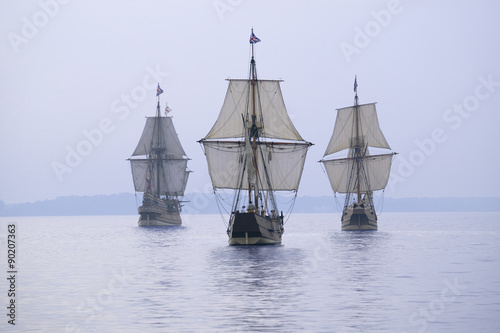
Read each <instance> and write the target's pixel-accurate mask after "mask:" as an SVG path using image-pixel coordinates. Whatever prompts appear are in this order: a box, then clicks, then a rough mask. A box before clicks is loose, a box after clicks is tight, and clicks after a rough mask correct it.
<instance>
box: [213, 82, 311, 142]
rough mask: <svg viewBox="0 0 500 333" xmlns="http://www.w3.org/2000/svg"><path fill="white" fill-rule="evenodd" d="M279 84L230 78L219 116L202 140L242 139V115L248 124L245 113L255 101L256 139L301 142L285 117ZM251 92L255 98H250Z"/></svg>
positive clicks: (246, 113)
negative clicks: (258, 130)
mask: <svg viewBox="0 0 500 333" xmlns="http://www.w3.org/2000/svg"><path fill="white" fill-rule="evenodd" d="M279 83H280V81H279V80H241V79H237V80H235V79H230V80H229V87H228V89H227V92H226V97H225V99H224V104H223V105H222V109H221V111H220V114H219V117H218V119H217V121H216V122H215V124H214V126H213V127H212V129H211V130H210V132H209V133H208V134H207V136H206V137H205V139H225V138H240V137H244V136H245V126H244V123H243V122H242V115H243V117H244V119H245V121H246V122H247V124H250V123H251V120H250V119H251V118H250V115H249V114H248V112H249V111H248V110H252V109H253V105H252V103H254V101H256V103H257V105H255V109H256V110H257V117H256V125H257V127H258V128H259V129H260V132H259V137H261V138H276V139H284V140H297V141H303V139H302V137H301V136H300V134H299V133H298V132H297V130H296V129H295V126H294V125H293V123H292V121H291V120H290V117H289V116H288V113H287V111H286V107H285V102H284V100H283V95H282V94H281V88H280V84H279ZM252 85H255V87H252ZM252 90H254V91H255V95H256V96H254V97H255V98H250V96H252ZM247 126H248V125H247Z"/></svg>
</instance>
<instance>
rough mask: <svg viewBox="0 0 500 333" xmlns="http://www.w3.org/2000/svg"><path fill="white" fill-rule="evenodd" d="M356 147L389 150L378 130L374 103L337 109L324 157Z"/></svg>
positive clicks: (380, 131)
mask: <svg viewBox="0 0 500 333" xmlns="http://www.w3.org/2000/svg"><path fill="white" fill-rule="evenodd" d="M356 107H357V108H358V111H359V112H358V114H359V125H358V136H356V116H355V110H356ZM356 146H358V147H366V146H368V147H378V148H387V149H390V148H391V147H389V144H388V143H387V141H386V140H385V137H384V134H383V133H382V130H381V129H380V126H379V123H378V118H377V111H376V109H375V103H370V104H362V105H359V106H350V107H346V108H341V109H338V112H337V119H336V121H335V127H334V129H333V134H332V137H331V139H330V142H329V143H328V147H327V148H326V151H325V156H326V155H330V154H333V153H336V152H339V151H341V150H344V149H347V148H354V147H356Z"/></svg>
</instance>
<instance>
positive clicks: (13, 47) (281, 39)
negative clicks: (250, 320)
mask: <svg viewBox="0 0 500 333" xmlns="http://www.w3.org/2000/svg"><path fill="white" fill-rule="evenodd" d="M499 13H500V2H498V1H495V0H491V1H486V0H484V1H482V0H479V1H456V0H453V1H452V0H448V1H442V0H439V1H430V0H429V1H426V0H419V1H416V0H414V1H409V0H401V1H385V0H384V1H373V0H370V1H331V0H328V1H326V0H325V1H269V0H262V1H260V0H257V1H256V0H252V1H250V0H204V1H184V0H177V1H173V0H162V1H131V0H129V1H126V0H119V1H118V0H107V1H77V0H73V1H69V0H64V1H63V0H60V1H57V0H40V1H15V0H5V1H1V2H0V22H2V24H1V31H0V35H1V36H2V38H1V41H0V43H1V48H0V66H1V78H0V85H1V89H0V107H1V108H0V110H1V111H0V112H1V118H0V119H1V120H0V156H1V161H2V163H1V165H0V200H3V201H4V202H6V203H18V202H27V201H36V200H45V199H52V198H55V197H58V196H66V195H94V194H114V193H123V192H130V193H131V192H133V183H132V176H131V172H130V166H129V163H128V162H127V161H126V159H127V158H128V157H129V156H130V155H131V153H132V151H133V150H134V148H135V146H136V144H137V141H138V140H139V137H140V135H141V132H142V129H143V126H144V121H145V119H144V117H145V116H152V115H154V112H155V107H156V98H155V89H156V84H157V82H158V81H159V82H160V85H161V87H162V89H163V90H164V91H165V93H164V94H162V95H161V103H162V108H164V106H165V102H167V101H168V105H169V107H170V108H171V109H172V112H171V113H170V115H172V116H173V121H174V124H175V127H176V129H177V132H178V134H179V137H180V140H181V142H182V144H183V146H184V148H185V151H186V153H187V154H188V156H189V157H190V158H191V159H192V160H191V161H190V162H189V164H188V166H189V168H190V169H191V170H192V171H194V172H193V173H192V174H191V177H190V180H189V182H188V185H187V192H188V193H189V192H197V191H203V192H207V191H210V188H211V185H210V179H209V176H208V171H207V165H206V160H205V157H204V155H203V152H202V149H201V147H200V146H199V144H198V143H197V142H196V141H197V140H199V139H200V138H202V137H203V136H205V135H206V134H207V132H208V131H209V130H210V128H211V126H212V124H213V123H214V122H215V120H216V118H217V115H218V113H219V110H220V107H221V106H222V102H223V100H224V96H225V93H226V88H227V81H225V79H226V78H228V77H231V78H246V77H247V75H248V68H249V66H248V64H249V61H250V44H249V35H250V30H251V28H252V27H253V28H254V32H255V35H256V36H257V37H259V38H260V39H261V41H262V42H260V43H258V44H257V45H256V48H255V52H256V61H257V69H258V73H259V77H260V78H262V79H278V78H281V79H283V80H284V82H282V91H283V95H284V99H285V103H286V106H287V109H288V112H289V114H290V116H291V118H292V121H293V122H294V124H295V126H296V128H297V130H298V131H299V132H300V133H301V135H302V136H303V138H304V139H306V140H308V141H310V142H312V143H314V146H312V148H311V149H310V150H309V153H308V157H307V162H306V166H305V169H304V174H303V177H302V181H301V185H300V188H299V196H302V195H332V190H331V188H330V185H329V183H328V180H327V177H326V174H325V173H324V172H323V169H322V167H321V165H320V164H319V163H318V162H317V161H318V160H320V159H321V158H322V156H323V153H324V151H325V149H326V145H327V144H328V141H329V139H330V136H331V133H332V130H333V125H334V121H335V116H336V110H335V109H336V108H340V107H345V106H349V105H351V104H352V102H353V81H354V76H355V75H357V76H358V84H359V86H358V93H359V98H360V103H369V102H377V109H378V114H379V122H380V126H381V128H382V131H383V132H384V134H385V136H386V139H387V141H388V142H389V144H390V145H391V147H392V149H393V150H394V151H396V152H398V153H399V155H397V157H396V158H395V160H394V163H393V168H392V174H391V181H390V184H389V186H388V188H387V189H386V193H385V195H386V196H388V197H394V198H399V197H466V196H498V192H497V189H498V188H500V177H499V175H498V170H499V163H500V157H499V155H500V154H499V152H498V139H499V136H500V135H499V123H500V121H499V120H500V115H499V114H500V60H499V59H500V37H499V32H500V20H499V19H498V15H499ZM76 154H78V156H75V155H76Z"/></svg>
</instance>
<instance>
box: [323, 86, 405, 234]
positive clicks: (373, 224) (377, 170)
mask: <svg viewBox="0 0 500 333" xmlns="http://www.w3.org/2000/svg"><path fill="white" fill-rule="evenodd" d="M354 92H355V97H354V105H353V106H349V107H345V108H341V109H338V110H337V111H338V112H337V119H336V121H335V127H334V129H333V134H332V137H331V139H330V142H329V144H328V147H327V148H326V151H325V154H324V156H323V159H322V160H321V161H320V162H322V163H323V165H324V167H325V170H326V173H327V174H328V178H329V180H330V185H331V186H332V189H333V191H334V192H335V193H344V194H345V201H344V208H343V211H342V230H377V228H378V224H377V214H376V213H375V207H374V204H373V192H374V191H379V190H383V189H385V187H386V186H387V182H388V181H389V174H390V170H391V163H392V158H393V156H394V155H395V154H396V153H394V152H390V153H385V154H377V155H371V154H370V152H369V150H368V147H373V148H383V149H391V147H389V144H388V143H387V141H386V139H385V137H384V134H383V133H382V130H381V129H380V126H379V123H378V118H377V111H376V109H375V103H369V104H361V105H360V104H359V103H358V83H357V78H355V79H354ZM341 151H347V157H345V158H332V156H329V155H332V154H335V153H337V152H341ZM327 156H328V157H327ZM325 157H327V159H325Z"/></svg>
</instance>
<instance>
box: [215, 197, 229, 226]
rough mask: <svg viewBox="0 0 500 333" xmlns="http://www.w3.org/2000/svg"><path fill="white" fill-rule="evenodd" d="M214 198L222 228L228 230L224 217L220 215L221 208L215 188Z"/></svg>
mask: <svg viewBox="0 0 500 333" xmlns="http://www.w3.org/2000/svg"><path fill="white" fill-rule="evenodd" d="M214 196H215V203H216V204H217V209H218V210H219V215H220V217H221V220H222V223H223V224H224V226H225V227H226V229H227V228H228V224H227V223H226V221H225V220H224V215H223V214H222V209H221V208H223V206H222V205H221V204H220V202H219V198H218V195H217V193H216V191H215V188H214Z"/></svg>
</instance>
